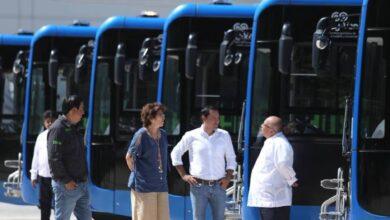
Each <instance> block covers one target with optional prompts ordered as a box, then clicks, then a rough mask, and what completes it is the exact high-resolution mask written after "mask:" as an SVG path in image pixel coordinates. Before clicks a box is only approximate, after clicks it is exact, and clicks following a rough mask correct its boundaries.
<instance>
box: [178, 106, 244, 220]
mask: <svg viewBox="0 0 390 220" xmlns="http://www.w3.org/2000/svg"><path fill="white" fill-rule="evenodd" d="M201 117H202V121H203V124H202V126H201V127H200V128H197V129H194V130H191V131H189V132H187V133H185V134H184V136H183V137H182V139H181V140H180V142H179V143H178V144H177V145H176V146H175V148H174V149H173V150H172V153H171V158H172V164H173V166H175V167H176V169H177V171H178V173H179V174H180V176H181V178H182V179H183V180H184V181H185V182H187V183H189V184H190V196H191V203H192V211H193V218H194V220H203V219H205V213H206V208H207V204H209V203H210V205H211V210H212V215H213V219H214V220H222V219H224V212H225V202H226V191H225V190H226V188H227V186H228V184H229V182H230V180H231V179H232V177H233V172H234V170H235V169H236V165H237V163H236V155H235V153H234V149H233V144H232V140H231V138H230V135H229V133H228V132H227V131H225V130H222V129H219V128H218V125H219V111H218V109H216V108H214V107H205V108H203V109H202V111H201ZM187 151H188V153H189V158H190V174H187V173H186V171H185V169H184V166H183V162H182V156H183V154H184V153H185V152H187Z"/></svg>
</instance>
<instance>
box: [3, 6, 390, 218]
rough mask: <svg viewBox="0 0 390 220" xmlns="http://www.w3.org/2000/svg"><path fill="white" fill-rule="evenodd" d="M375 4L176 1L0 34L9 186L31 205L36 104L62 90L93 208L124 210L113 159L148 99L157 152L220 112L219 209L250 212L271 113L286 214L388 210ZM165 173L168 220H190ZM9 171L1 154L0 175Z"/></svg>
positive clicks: (125, 197) (122, 183) (389, 139)
mask: <svg viewBox="0 0 390 220" xmlns="http://www.w3.org/2000/svg"><path fill="white" fill-rule="evenodd" d="M388 10H390V2H389V1H386V0H364V1H363V0H263V1H261V2H260V3H259V4H256V5H248V6H242V5H240V6H238V5H228V4H185V5H181V6H179V7H177V8H176V9H175V10H174V11H173V12H172V13H171V14H170V15H169V16H168V17H167V18H165V19H163V18H156V17H112V18H109V19H108V20H106V21H105V22H104V23H103V24H102V25H101V26H100V27H98V28H97V27H90V26H85V25H82V24H77V25H73V26H53V25H49V26H45V27H42V28H41V29H39V30H38V31H36V32H35V33H34V35H31V36H26V35H2V36H0V47H1V51H0V65H1V66H0V71H1V79H0V95H1V96H0V107H1V115H0V122H1V124H0V129H1V130H0V132H1V134H0V136H1V137H0V138H1V139H0V142H1V143H0V144H1V151H0V159H1V160H5V159H10V158H14V157H15V156H16V155H17V152H19V151H21V152H22V162H20V165H21V169H20V172H19V173H20V174H19V173H18V172H16V173H13V175H12V176H10V177H9V178H8V182H6V183H5V185H6V186H8V194H10V195H18V193H17V192H18V190H20V191H21V197H22V198H23V201H25V202H27V203H31V204H36V203H37V202H38V197H37V193H38V192H37V190H36V189H33V188H32V186H31V185H30V174H29V170H30V167H31V160H32V156H33V150H34V149H33V148H34V144H35V139H36V137H37V135H38V134H39V132H41V131H42V124H41V121H42V118H41V117H42V114H43V112H44V111H45V110H48V109H50V110H53V111H55V112H61V103H62V100H63V98H65V97H66V96H68V95H70V94H78V95H79V96H81V97H82V98H83V100H84V103H85V106H86V109H87V111H86V117H85V120H83V122H82V123H83V125H84V127H85V134H86V135H85V143H86V147H87V158H88V166H89V185H90V192H91V207H92V209H93V212H94V214H95V215H96V216H97V214H99V213H105V214H109V215H113V216H114V215H116V216H129V215H130V213H131V212H130V196H129V189H128V188H127V184H126V183H127V179H128V176H129V171H128V169H127V167H126V164H125V160H124V155H125V153H126V151H127V146H128V141H129V140H131V138H132V135H133V134H134V132H135V131H136V130H137V129H138V128H139V127H140V126H142V124H141V122H140V119H139V118H140V117H139V114H140V109H141V108H142V106H143V105H144V104H145V103H148V102H153V101H158V102H161V103H163V104H165V105H166V106H167V108H168V110H167V112H166V119H165V127H164V128H165V130H166V132H167V134H168V139H169V151H171V150H172V147H173V146H175V145H176V143H177V141H178V140H179V139H180V137H181V136H182V135H183V134H184V133H185V132H186V131H188V130H190V129H193V128H195V127H197V126H199V125H200V120H199V116H198V114H197V113H198V112H199V110H200V109H201V108H202V106H204V105H215V106H217V107H218V108H219V109H220V114H221V119H220V127H221V128H223V129H225V130H227V131H228V132H229V133H230V134H231V137H232V139H233V143H234V147H235V151H236V154H237V155H238V160H239V161H238V163H239V166H238V168H237V174H236V178H235V180H234V182H233V184H232V187H231V188H229V190H228V191H227V193H228V195H229V201H227V203H228V208H227V211H226V217H227V218H243V219H259V216H258V213H257V211H256V209H253V208H250V207H248V206H247V205H246V202H247V195H248V189H249V179H250V172H251V170H252V167H253V165H254V162H255V160H256V158H257V156H258V154H259V152H260V150H261V147H262V142H263V141H264V140H262V138H261V137H259V136H258V128H259V126H260V124H261V122H262V121H263V120H264V119H265V118H266V117H267V116H269V115H279V116H280V117H282V118H283V120H284V121H285V122H286V124H285V129H284V132H285V133H286V134H287V137H288V139H289V141H290V142H291V144H292V146H293V147H294V170H295V171H296V172H297V176H298V179H299V180H300V187H298V188H297V189H295V190H294V193H293V207H292V210H291V219H299V220H302V219H318V218H321V219H387V218H388V219H390V206H389V205H388V204H390V187H389V185H390V175H389V173H390V159H389V158H390V135H387V134H388V132H389V134H390V126H387V124H389V123H388V122H387V121H386V120H390V95H388V94H390V91H389V88H390V84H389V83H390V82H389V80H390V77H388V75H387V73H389V71H390V68H389V63H390V62H389V61H387V59H388V58H389V55H390V54H389V53H390V48H388V47H387V46H388V45H387V43H388V42H387V40H389V41H390V39H389V37H390V15H389V14H387V11H388ZM386 48H387V49H386ZM15 57H16V58H15ZM388 84H389V86H388ZM23 103H24V104H23ZM388 104H389V105H388ZM23 106H24V107H23ZM19 138H20V139H19ZM20 141H21V143H20ZM20 146H21V147H20ZM185 164H186V166H187V168H188V159H187V163H185ZM8 165H15V164H12V162H10V161H8ZM169 170H170V171H169V173H168V183H169V195H170V196H169V202H170V209H171V210H170V214H171V219H180V220H181V219H191V218H192V214H191V203H190V198H189V186H188V185H186V184H185V183H184V182H183V181H182V180H181V178H180V176H179V175H178V173H177V172H176V169H174V168H173V167H170V169H169ZM8 172H9V169H7V168H5V167H4V166H3V164H1V166H0V177H1V178H2V180H3V181H6V179H7V176H8V175H7V174H8ZM18 174H19V175H18ZM12 181H14V182H13V183H12ZM324 188H325V189H324Z"/></svg>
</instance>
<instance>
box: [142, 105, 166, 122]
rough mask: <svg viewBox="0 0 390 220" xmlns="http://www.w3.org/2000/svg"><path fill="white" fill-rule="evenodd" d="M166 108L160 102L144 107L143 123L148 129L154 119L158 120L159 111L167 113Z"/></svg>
mask: <svg viewBox="0 0 390 220" xmlns="http://www.w3.org/2000/svg"><path fill="white" fill-rule="evenodd" d="M165 110H166V108H165V106H164V105H162V104H161V103H158V102H153V103H148V104H146V105H144V107H142V110H141V121H142V124H143V126H144V127H148V126H149V125H150V124H152V119H154V118H156V116H157V113H158V112H159V111H161V112H165Z"/></svg>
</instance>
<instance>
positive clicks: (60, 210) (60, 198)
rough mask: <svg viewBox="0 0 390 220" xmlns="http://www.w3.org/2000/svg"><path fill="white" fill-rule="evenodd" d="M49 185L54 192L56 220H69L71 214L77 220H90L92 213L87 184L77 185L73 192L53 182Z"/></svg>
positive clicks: (63, 185) (62, 184) (61, 184)
mask: <svg viewBox="0 0 390 220" xmlns="http://www.w3.org/2000/svg"><path fill="white" fill-rule="evenodd" d="M51 184H52V186H53V192H54V201H55V210H54V216H55V219H56V220H69V219H70V216H71V214H72V212H74V215H75V216H76V218H77V219H78V220H91V218H92V213H91V208H90V201H89V192H88V184H87V182H83V183H77V187H76V189H74V190H67V189H66V188H65V184H64V183H61V182H57V181H54V180H53V181H52V182H51Z"/></svg>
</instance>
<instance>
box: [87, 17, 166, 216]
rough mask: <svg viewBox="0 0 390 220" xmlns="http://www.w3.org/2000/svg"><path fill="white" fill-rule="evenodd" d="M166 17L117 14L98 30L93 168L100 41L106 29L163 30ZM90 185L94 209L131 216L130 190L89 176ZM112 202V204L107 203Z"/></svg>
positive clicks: (93, 77)
mask: <svg viewBox="0 0 390 220" xmlns="http://www.w3.org/2000/svg"><path fill="white" fill-rule="evenodd" d="M164 22H165V19H162V18H143V17H123V16H115V17H111V18H108V19H107V20H106V21H105V22H104V23H103V24H101V26H100V27H99V29H98V30H97V32H96V36H95V48H94V54H93V60H92V72H91V82H90V94H89V109H88V111H89V117H88V122H87V128H86V140H87V160H88V166H89V167H88V168H89V170H91V163H90V161H91V151H90V147H91V140H92V126H93V124H92V123H93V114H94V112H93V107H94V94H95V83H96V77H97V76H96V69H97V67H96V66H97V56H98V51H99V46H100V45H99V41H100V39H101V38H102V36H103V34H104V33H105V32H106V31H109V30H112V29H134V30H135V29H138V30H139V29H140V30H162V29H163V27H164ZM88 178H89V185H90V190H91V195H92V196H91V206H92V209H93V210H94V211H97V212H105V213H114V214H118V215H125V216H129V215H130V213H131V209H130V190H110V189H104V188H101V187H98V186H96V185H94V184H93V183H92V181H91V177H90V176H89V177H88ZM107 204H110V205H107Z"/></svg>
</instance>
